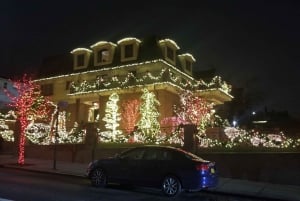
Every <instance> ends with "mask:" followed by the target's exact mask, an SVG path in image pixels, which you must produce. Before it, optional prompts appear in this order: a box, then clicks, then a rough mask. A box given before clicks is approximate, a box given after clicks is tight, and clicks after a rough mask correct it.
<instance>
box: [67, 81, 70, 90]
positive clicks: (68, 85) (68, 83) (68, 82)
mask: <svg viewBox="0 0 300 201" xmlns="http://www.w3.org/2000/svg"><path fill="white" fill-rule="evenodd" d="M70 85H71V81H67V82H66V90H69V89H70Z"/></svg>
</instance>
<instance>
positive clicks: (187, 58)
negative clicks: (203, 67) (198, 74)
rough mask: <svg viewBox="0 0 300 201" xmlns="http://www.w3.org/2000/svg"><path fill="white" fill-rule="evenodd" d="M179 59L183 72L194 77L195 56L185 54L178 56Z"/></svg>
mask: <svg viewBox="0 0 300 201" xmlns="http://www.w3.org/2000/svg"><path fill="white" fill-rule="evenodd" d="M178 57H179V61H180V63H181V66H182V68H183V71H184V72H185V73H187V74H189V75H192V72H193V63H195V62H196V59H195V58H194V57H193V55H191V54H189V53H185V54H181V55H178Z"/></svg>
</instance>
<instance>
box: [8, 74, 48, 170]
mask: <svg viewBox="0 0 300 201" xmlns="http://www.w3.org/2000/svg"><path fill="white" fill-rule="evenodd" d="M12 82H13V85H14V87H15V88H16V90H17V95H16V94H12V93H10V92H9V91H8V90H6V91H5V92H6V95H7V96H8V97H9V98H10V100H11V103H10V104H9V106H11V107H13V108H15V113H16V115H17V121H18V122H19V123H20V136H19V150H18V151H19V156H18V164H20V165H24V163H25V142H26V136H25V129H26V128H27V126H28V124H29V123H30V121H32V120H34V119H45V120H46V119H47V118H48V117H50V116H51V115H49V114H50V113H51V108H52V104H51V102H50V101H49V100H48V98H46V97H44V96H42V95H41V90H40V86H39V85H38V84H36V83H35V82H34V81H33V80H32V79H31V78H30V77H29V76H28V75H26V74H25V75H23V77H22V78H21V79H20V80H15V81H12Z"/></svg>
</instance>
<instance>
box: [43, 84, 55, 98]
mask: <svg viewBox="0 0 300 201" xmlns="http://www.w3.org/2000/svg"><path fill="white" fill-rule="evenodd" d="M41 94H42V95H43V96H51V95H53V84H43V85H41Z"/></svg>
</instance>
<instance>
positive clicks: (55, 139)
mask: <svg viewBox="0 0 300 201" xmlns="http://www.w3.org/2000/svg"><path fill="white" fill-rule="evenodd" d="M58 115H59V106H58V105H57V110H56V114H55V120H56V122H55V135H54V150H53V169H54V170H56V152H57V150H56V147H57V137H58Z"/></svg>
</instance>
